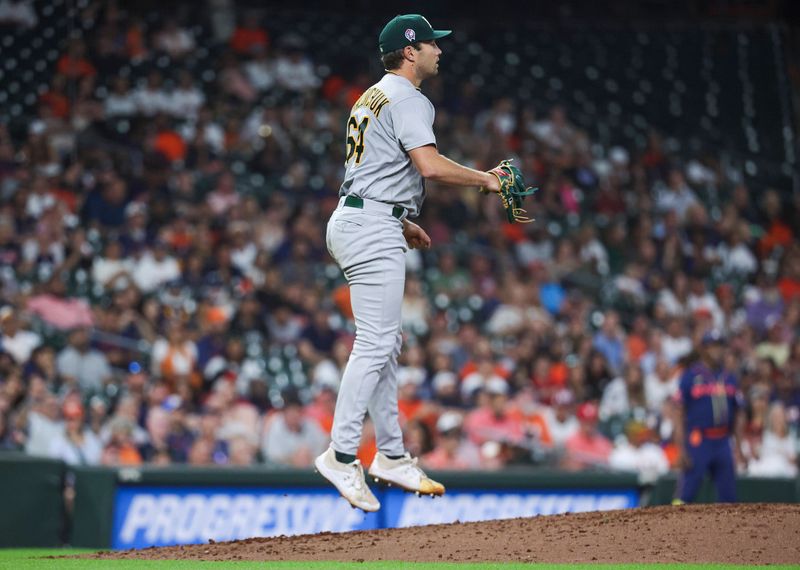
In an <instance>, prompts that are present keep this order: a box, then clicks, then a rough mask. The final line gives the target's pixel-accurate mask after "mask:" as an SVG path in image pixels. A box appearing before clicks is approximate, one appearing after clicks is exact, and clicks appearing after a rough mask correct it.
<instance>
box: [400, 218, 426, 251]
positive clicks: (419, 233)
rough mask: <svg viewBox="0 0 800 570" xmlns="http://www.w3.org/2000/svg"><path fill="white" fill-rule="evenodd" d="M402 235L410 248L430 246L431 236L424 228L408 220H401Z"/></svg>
mask: <svg viewBox="0 0 800 570" xmlns="http://www.w3.org/2000/svg"><path fill="white" fill-rule="evenodd" d="M403 237H404V238H406V242H407V243H408V247H410V248H411V249H428V248H429V247H430V246H431V237H430V236H429V235H428V234H427V233H426V232H425V230H423V229H422V228H421V227H419V226H418V225H417V224H415V223H414V222H409V221H408V220H403Z"/></svg>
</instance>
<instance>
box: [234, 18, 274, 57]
mask: <svg viewBox="0 0 800 570" xmlns="http://www.w3.org/2000/svg"><path fill="white" fill-rule="evenodd" d="M230 46H231V49H233V51H235V52H236V53H238V54H240V55H251V54H252V53H253V52H255V51H257V50H259V49H262V50H266V49H267V48H268V47H269V35H268V34H267V32H266V31H265V30H264V29H263V28H262V27H261V25H260V23H259V21H258V15H257V14H256V12H249V13H247V14H246V15H245V16H244V18H242V22H241V23H240V24H239V25H238V26H237V27H236V29H235V30H234V31H233V35H232V36H231V39H230Z"/></svg>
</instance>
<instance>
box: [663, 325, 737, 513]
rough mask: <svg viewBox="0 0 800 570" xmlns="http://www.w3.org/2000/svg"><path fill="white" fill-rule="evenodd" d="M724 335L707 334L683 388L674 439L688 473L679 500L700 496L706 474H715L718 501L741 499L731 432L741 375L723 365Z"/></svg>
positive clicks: (684, 474)
mask: <svg viewBox="0 0 800 570" xmlns="http://www.w3.org/2000/svg"><path fill="white" fill-rule="evenodd" d="M723 342H724V338H723V337H722V335H721V334H720V333H719V332H716V331H712V332H708V333H706V334H705V335H704V336H703V339H702V341H701V346H700V358H699V359H697V360H695V361H692V362H690V364H689V366H688V367H687V368H686V371H685V372H684V373H683V375H682V376H681V380H680V385H679V389H678V394H677V396H678V399H679V400H680V404H681V405H680V407H679V409H680V410H681V412H679V418H678V421H677V422H676V426H675V442H676V445H677V447H678V450H679V463H680V464H681V466H682V469H683V472H682V473H681V476H680V478H679V481H678V489H677V493H676V495H677V497H676V500H675V502H676V503H678V504H681V503H684V502H690V501H693V500H694V499H695V497H696V496H697V492H698V491H699V489H700V485H701V484H702V482H703V478H704V477H705V474H706V473H707V472H709V473H711V476H712V478H713V479H714V484H715V486H716V488H717V495H718V499H719V501H722V502H733V501H735V500H736V469H735V463H734V457H733V448H732V445H731V444H732V443H733V442H732V440H731V436H734V441H735V443H736V445H737V448H738V442H739V438H738V435H736V433H735V432H736V426H737V424H738V423H739V422H738V417H737V416H738V414H739V413H740V410H741V408H742V396H741V392H740V391H739V388H738V386H737V382H736V377H735V376H734V375H733V374H732V373H730V372H728V371H726V370H723V369H722V351H723V345H722V343H723Z"/></svg>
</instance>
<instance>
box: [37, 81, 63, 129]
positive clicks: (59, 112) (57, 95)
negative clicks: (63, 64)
mask: <svg viewBox="0 0 800 570" xmlns="http://www.w3.org/2000/svg"><path fill="white" fill-rule="evenodd" d="M66 88H67V78H66V76H64V75H61V74H56V75H55V76H54V77H53V81H51V82H50V88H49V89H48V90H47V91H45V92H44V93H42V94H41V96H39V102H40V103H41V104H43V105H46V106H47V107H48V108H49V109H50V113H51V114H52V116H53V117H56V118H57V119H66V118H67V117H68V116H69V99H67V96H66V95H65V94H64V92H65V91H66Z"/></svg>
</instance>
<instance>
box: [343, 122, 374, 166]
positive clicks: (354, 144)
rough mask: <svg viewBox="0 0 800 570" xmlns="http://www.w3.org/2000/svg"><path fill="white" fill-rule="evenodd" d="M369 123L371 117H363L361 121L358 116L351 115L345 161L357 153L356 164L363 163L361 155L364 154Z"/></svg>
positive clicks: (348, 124) (348, 160)
mask: <svg viewBox="0 0 800 570" xmlns="http://www.w3.org/2000/svg"><path fill="white" fill-rule="evenodd" d="M367 125H369V117H364V118H363V119H361V122H360V123H357V122H356V118H355V117H354V116H352V115H350V119H349V120H348V121H347V158H346V159H345V161H344V163H345V164H347V163H348V162H350V159H351V158H353V155H354V154H355V155H356V164H360V163H361V157H362V156H363V155H364V132H365V131H366V130H367Z"/></svg>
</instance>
